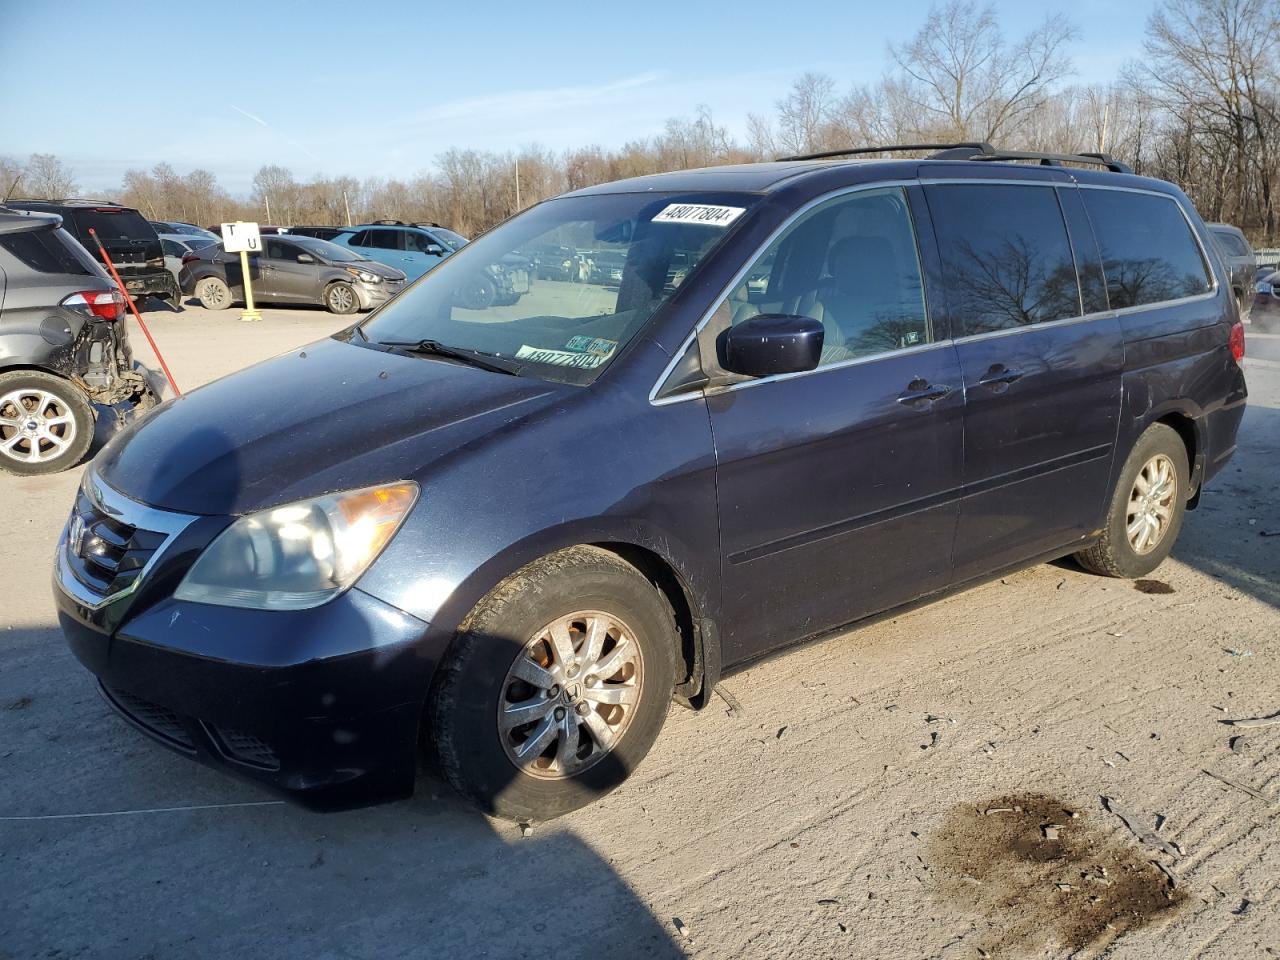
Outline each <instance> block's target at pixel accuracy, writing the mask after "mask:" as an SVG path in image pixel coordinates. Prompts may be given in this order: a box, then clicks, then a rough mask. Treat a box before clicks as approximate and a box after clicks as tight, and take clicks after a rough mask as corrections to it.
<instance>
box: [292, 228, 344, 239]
mask: <svg viewBox="0 0 1280 960" xmlns="http://www.w3.org/2000/svg"><path fill="white" fill-rule="evenodd" d="M283 232H284V233H287V234H289V235H291V236H298V237H315V238H316V239H317V240H332V239H333V238H334V237H336V236H337V235H338V234H340V233H342V227H288V228H286V229H284V230H283Z"/></svg>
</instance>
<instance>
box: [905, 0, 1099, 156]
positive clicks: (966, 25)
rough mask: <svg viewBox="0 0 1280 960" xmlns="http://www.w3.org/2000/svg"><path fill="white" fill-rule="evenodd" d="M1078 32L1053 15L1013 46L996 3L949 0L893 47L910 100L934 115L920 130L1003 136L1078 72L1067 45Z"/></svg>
mask: <svg viewBox="0 0 1280 960" xmlns="http://www.w3.org/2000/svg"><path fill="white" fill-rule="evenodd" d="M1075 37H1076V32H1075V29H1074V27H1072V25H1071V24H1070V22H1069V21H1068V20H1067V19H1066V18H1065V17H1062V16H1050V17H1047V18H1046V19H1045V21H1044V22H1043V23H1042V24H1041V25H1040V26H1039V27H1037V28H1036V29H1035V30H1032V31H1031V32H1030V33H1028V34H1027V35H1026V36H1024V37H1022V38H1021V39H1019V40H1017V41H1016V42H1014V43H1013V44H1012V45H1010V44H1007V43H1006V42H1005V39H1004V35H1003V34H1002V33H1001V31H1000V27H999V25H998V24H997V23H996V18H995V13H994V11H993V10H992V8H991V7H989V6H987V7H982V8H978V7H977V6H976V5H975V4H974V3H972V2H969V0H948V2H947V3H946V4H944V5H943V6H942V7H931V8H930V9H929V14H928V17H927V18H926V22H925V25H924V26H922V27H921V28H920V31H919V32H918V33H917V34H916V35H915V37H914V38H913V39H912V40H911V41H910V42H908V43H906V44H903V45H902V46H895V45H892V44H891V45H890V47H889V53H890V55H891V56H892V57H893V60H894V62H895V63H896V64H897V66H898V67H899V69H900V70H901V71H902V73H903V76H902V77H901V78H899V79H898V83H899V85H900V88H901V91H902V95H903V97H904V99H905V100H906V101H907V103H909V104H910V106H911V107H912V108H913V109H915V110H916V111H917V112H918V113H919V114H920V115H921V116H922V117H923V118H926V119H927V122H926V123H923V124H920V125H919V129H918V131H917V132H918V133H919V134H920V135H921V136H922V137H929V136H944V137H947V138H955V139H960V140H971V139H979V140H996V139H999V138H1000V137H1002V136H1005V135H1006V134H1008V133H1009V132H1010V131H1011V130H1012V129H1014V128H1016V127H1017V126H1018V125H1019V123H1020V122H1021V121H1022V120H1023V119H1024V118H1025V117H1026V116H1027V115H1028V113H1029V112H1030V111H1032V110H1033V109H1035V107H1036V105H1037V103H1038V102H1039V101H1040V99H1041V97H1042V95H1043V94H1044V92H1045V91H1046V89H1047V88H1049V87H1050V86H1052V85H1053V84H1054V83H1056V82H1058V81H1059V80H1061V79H1062V78H1063V77H1065V76H1066V75H1067V74H1069V73H1070V72H1071V61H1070V58H1069V57H1068V56H1067V54H1066V47H1067V45H1068V44H1069V43H1070V42H1071V41H1072V40H1074V39H1075Z"/></svg>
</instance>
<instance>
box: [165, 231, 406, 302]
mask: <svg viewBox="0 0 1280 960" xmlns="http://www.w3.org/2000/svg"><path fill="white" fill-rule="evenodd" d="M249 278H250V282H251V283H252V286H253V297H254V300H255V301H256V302H257V303H260V304H270V303H318V304H321V305H323V306H324V307H326V308H327V309H328V310H329V311H330V312H331V313H355V312H356V311H357V310H371V309H373V308H374V307H376V306H378V305H379V304H382V303H385V302H386V301H387V300H390V299H391V298H392V297H393V296H395V295H396V294H397V293H399V292H400V291H401V289H403V287H404V279H405V278H404V273H403V272H402V271H400V270H397V269H396V268H395V267H389V266H387V265H386V264H382V263H378V262H377V261H375V260H370V259H369V258H368V257H365V256H362V255H361V254H359V253H356V252H355V251H354V250H351V249H349V248H347V247H343V246H339V245H338V244H336V243H330V242H329V241H327V240H318V239H316V238H314V237H300V236H292V235H274V236H267V237H264V238H263V241H262V252H261V253H256V254H252V255H250V257H249ZM179 283H180V285H181V287H182V292H183V293H184V294H187V295H194V296H195V297H197V298H199V300H200V302H201V303H203V304H204V305H205V306H206V307H209V308H210V309H212V310H225V309H226V308H227V307H229V306H231V305H232V303H234V302H235V301H237V300H240V299H242V298H243V297H244V286H243V283H242V280H241V272H240V254H238V253H227V252H226V251H225V250H224V249H223V248H222V244H220V243H218V244H214V245H213V246H210V247H206V248H205V249H203V250H197V251H195V252H194V253H189V254H187V255H186V256H184V257H183V258H182V271H181V273H180V274H179Z"/></svg>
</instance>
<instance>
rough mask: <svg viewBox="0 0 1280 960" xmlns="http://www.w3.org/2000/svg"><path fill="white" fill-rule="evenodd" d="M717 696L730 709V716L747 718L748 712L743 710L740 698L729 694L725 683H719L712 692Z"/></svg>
mask: <svg viewBox="0 0 1280 960" xmlns="http://www.w3.org/2000/svg"><path fill="white" fill-rule="evenodd" d="M711 692H712V693H714V694H715V695H716V696H718V697H719V698H720V699H721V700H723V701H724V703H725V706H726V707H728V708H729V710H728V711H727V712H728V715H729V716H731V717H745V716H746V715H747V711H745V710H743V709H742V704H740V703H739V702H738V698H737V697H735V696H734V695H733V694H732V693H730V692H729V688H728V687H726V686H725V685H724V684H723V683H717V684H716V685H715V686H714V687H713V688H712V690H711Z"/></svg>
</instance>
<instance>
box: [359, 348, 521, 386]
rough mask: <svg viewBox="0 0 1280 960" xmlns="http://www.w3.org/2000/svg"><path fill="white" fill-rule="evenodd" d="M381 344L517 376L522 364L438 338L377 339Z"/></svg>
mask: <svg viewBox="0 0 1280 960" xmlns="http://www.w3.org/2000/svg"><path fill="white" fill-rule="evenodd" d="M379 342H381V343H382V344H383V346H387V347H399V348H400V349H402V350H406V351H408V352H409V353H423V354H428V355H430V356H433V357H447V358H448V359H450V360H457V361H458V362H460V363H465V364H468V365H470V366H473V367H479V368H480V369H481V370H489V371H492V372H493V373H507V374H510V375H511V376H513V377H514V376H517V375H518V374H519V372H520V369H521V368H522V367H523V366H524V364H522V363H515V362H514V361H511V360H507V359H504V358H503V357H499V356H495V355H494V354H492V353H484V352H483V351H480V350H468V349H466V348H465V347H451V346H449V345H448V344H445V343H441V342H440V341H439V340H382V341H379Z"/></svg>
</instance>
